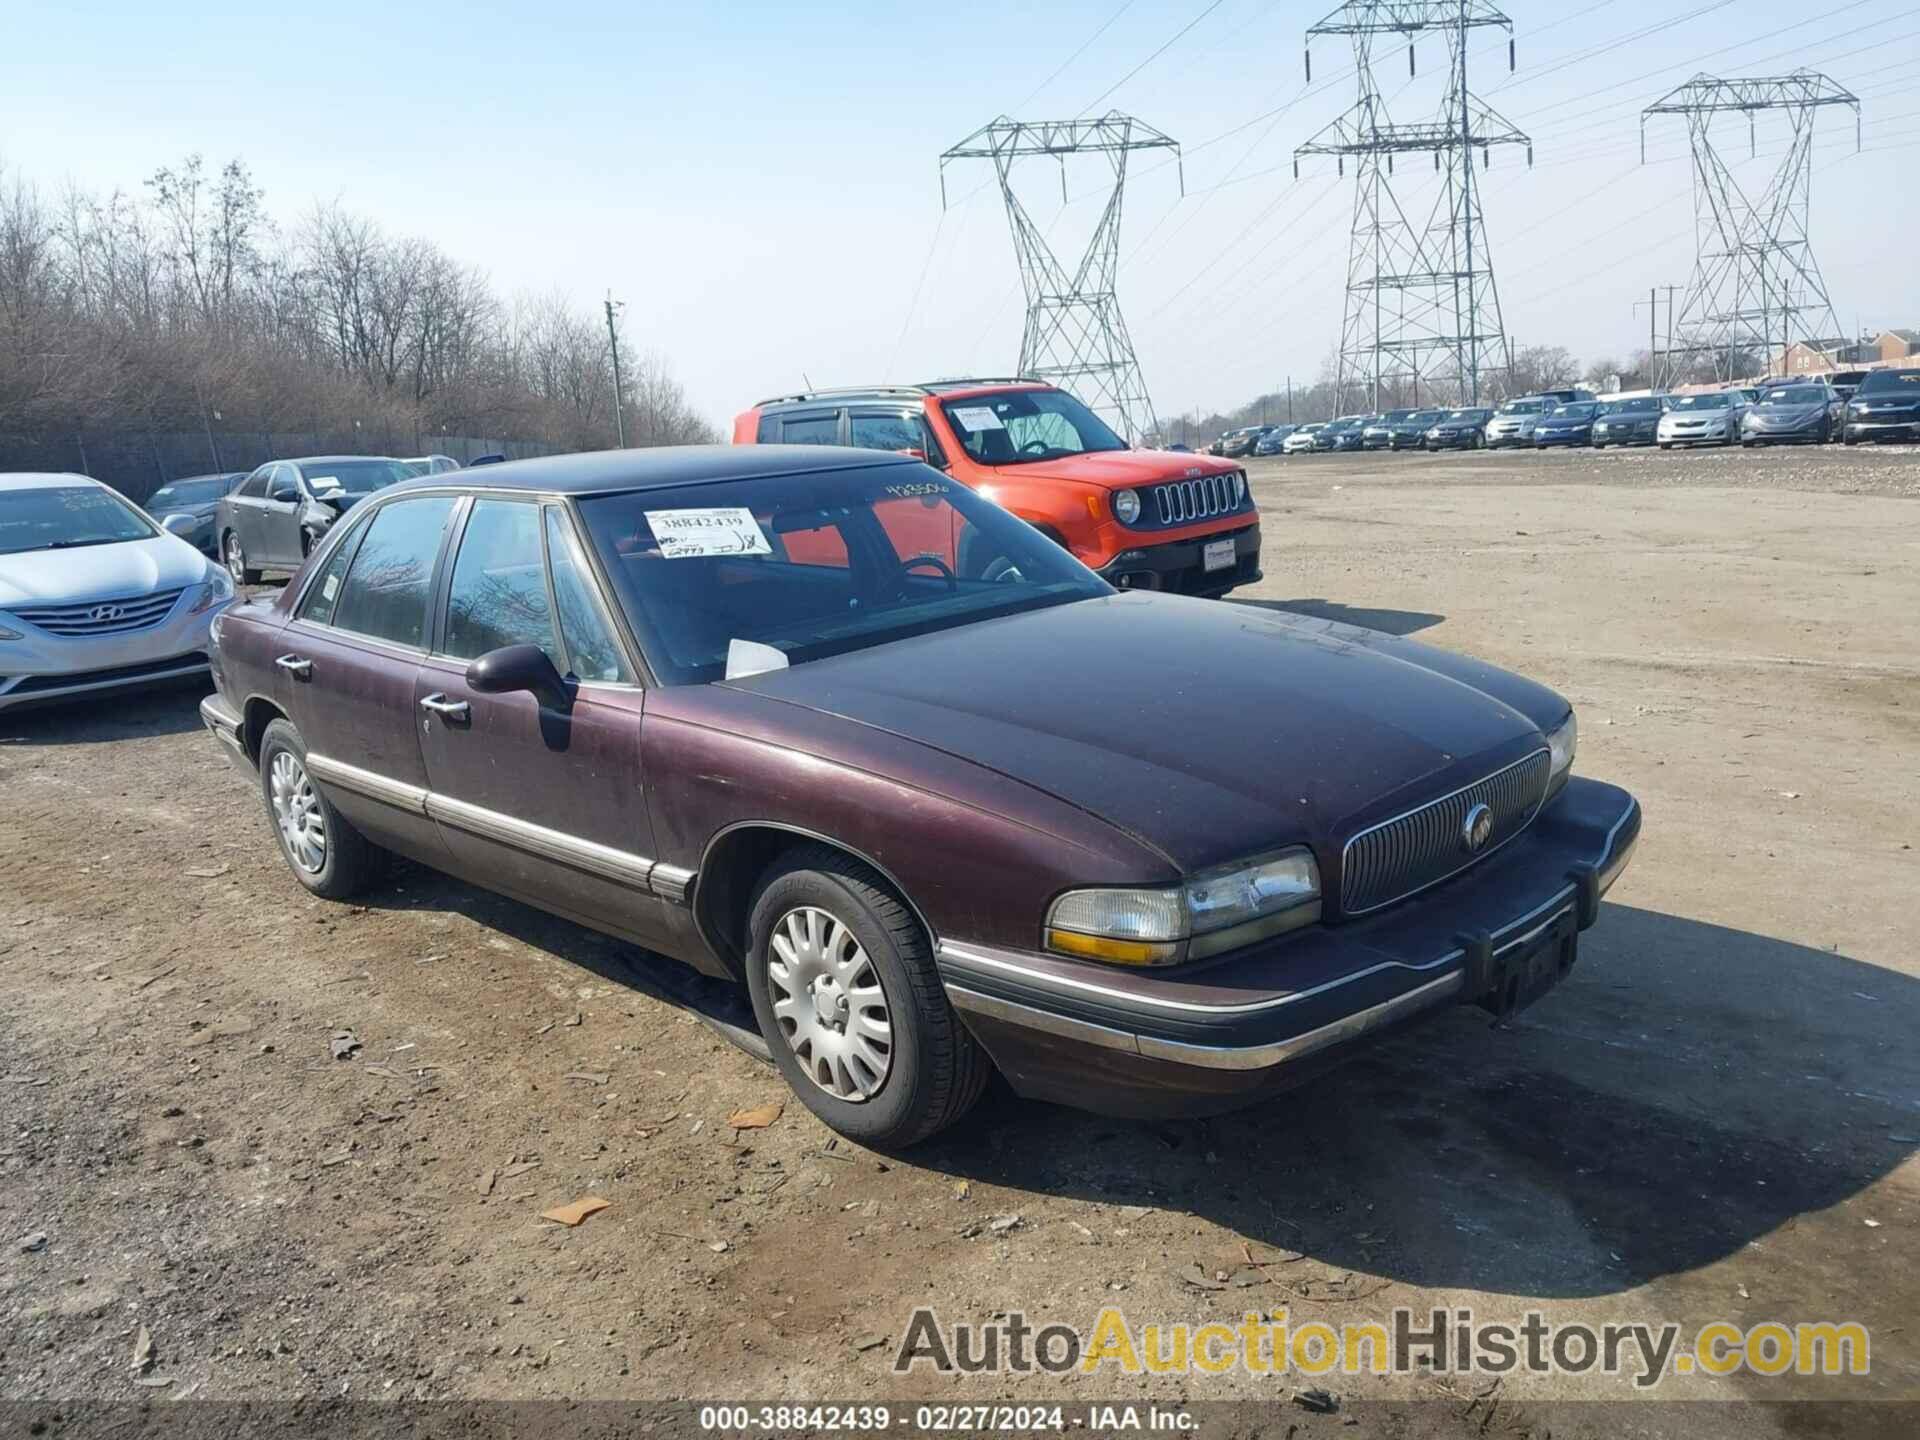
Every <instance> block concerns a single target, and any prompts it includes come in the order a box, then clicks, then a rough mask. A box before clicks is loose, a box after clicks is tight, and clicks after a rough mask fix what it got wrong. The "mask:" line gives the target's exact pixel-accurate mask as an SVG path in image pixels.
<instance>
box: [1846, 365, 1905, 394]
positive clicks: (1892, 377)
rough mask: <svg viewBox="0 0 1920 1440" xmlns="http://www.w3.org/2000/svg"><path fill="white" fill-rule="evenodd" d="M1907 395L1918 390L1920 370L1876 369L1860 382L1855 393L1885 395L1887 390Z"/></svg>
mask: <svg viewBox="0 0 1920 1440" xmlns="http://www.w3.org/2000/svg"><path fill="white" fill-rule="evenodd" d="M1895 390H1897V391H1902V392H1904V393H1906V394H1908V395H1912V394H1914V393H1916V392H1920V370H1876V371H1874V372H1873V373H1872V374H1871V375H1869V376H1867V378H1866V379H1865V380H1863V381H1861V382H1860V388H1859V390H1858V391H1857V392H1855V393H1857V394H1860V395H1885V394H1886V393H1887V392H1889V391H1895Z"/></svg>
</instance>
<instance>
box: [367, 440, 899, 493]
mask: <svg viewBox="0 0 1920 1440" xmlns="http://www.w3.org/2000/svg"><path fill="white" fill-rule="evenodd" d="M921 463H923V462H921V461H919V460H916V459H914V458H913V456H911V455H899V454H895V453H894V452H892V451H890V450H863V449H859V448H857V447H855V446H851V445H662V446H659V447H657V448H653V449H646V450H595V451H590V452H587V453H585V454H580V455H542V456H540V457H539V458H537V459H533V460H509V461H507V462H506V463H505V464H503V465H487V466H484V467H482V468H481V469H480V470H479V471H472V470H456V471H454V472H453V473H452V474H448V475H422V476H420V477H418V478H417V479H413V480H404V481H402V482H401V483H400V484H398V485H393V486H389V487H388V488H387V489H386V490H384V491H382V492H381V493H382V494H383V495H398V494H402V493H405V492H408V491H415V490H446V489H474V490H528V491H534V492H540V493H548V494H555V495H598V494H615V493H618V492H620V491H623V490H664V489H669V488H674V487H678V486H682V485H712V484H716V483H718V482H721V481H725V480H763V479H767V478H769V477H774V476H780V475H817V474H823V473H826V472H829V471H834V470H866V469H872V468H874V467H876V466H883V465H900V466H908V465H919V464H921Z"/></svg>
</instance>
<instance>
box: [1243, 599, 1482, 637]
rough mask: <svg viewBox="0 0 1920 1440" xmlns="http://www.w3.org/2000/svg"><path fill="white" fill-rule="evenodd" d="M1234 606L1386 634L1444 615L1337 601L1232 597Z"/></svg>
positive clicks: (1424, 625)
mask: <svg viewBox="0 0 1920 1440" xmlns="http://www.w3.org/2000/svg"><path fill="white" fill-rule="evenodd" d="M1230 603H1231V604H1234V605H1250V606H1252V607H1254V608H1255V609H1259V610H1280V611H1284V612H1286V613H1287V614H1290V615H1305V616H1307V617H1309V618H1310V619H1314V620H1337V621H1339V622H1340V623H1341V624H1343V625H1358V626H1360V627H1361V628H1362V629H1366V630H1383V631H1385V632H1386V633H1387V634H1389V635H1412V634H1414V633H1416V632H1418V631H1421V630H1430V629H1432V628H1433V627H1434V626H1435V625H1438V624H1439V623H1440V622H1441V621H1443V620H1445V619H1446V618H1447V617H1446V616H1444V615H1430V614H1428V613H1427V612H1426V611H1424V610H1379V609H1374V608H1371V607H1369V606H1365V605H1342V604H1341V603H1340V602H1339V601H1337V600H1232V601H1230Z"/></svg>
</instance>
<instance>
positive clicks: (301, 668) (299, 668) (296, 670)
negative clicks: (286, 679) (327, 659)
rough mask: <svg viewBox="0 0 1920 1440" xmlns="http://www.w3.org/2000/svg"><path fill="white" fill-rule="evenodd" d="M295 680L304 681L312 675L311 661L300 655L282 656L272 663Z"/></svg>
mask: <svg viewBox="0 0 1920 1440" xmlns="http://www.w3.org/2000/svg"><path fill="white" fill-rule="evenodd" d="M273 663H274V664H276V665H278V666H279V667H280V668H281V669H282V670H284V671H286V672H287V673H288V674H289V675H291V676H293V678H294V679H296V680H305V679H306V678H307V677H308V676H309V675H311V674H313V661H311V660H308V659H306V658H305V657H304V656H300V655H282V656H281V657H280V658H279V659H278V660H275V661H274V662H273Z"/></svg>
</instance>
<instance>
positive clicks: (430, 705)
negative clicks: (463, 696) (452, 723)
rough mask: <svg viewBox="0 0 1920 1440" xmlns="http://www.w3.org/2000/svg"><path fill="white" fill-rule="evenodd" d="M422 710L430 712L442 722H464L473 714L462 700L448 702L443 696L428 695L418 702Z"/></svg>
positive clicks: (471, 709) (469, 706) (471, 708)
mask: <svg viewBox="0 0 1920 1440" xmlns="http://www.w3.org/2000/svg"><path fill="white" fill-rule="evenodd" d="M420 708H421V709H422V710H426V711H430V712H431V713H433V714H435V715H438V716H439V717H440V718H441V719H443V720H462V721H464V720H465V719H466V718H467V717H468V716H469V715H471V714H472V713H473V707H472V706H471V705H469V704H467V702H466V701H464V700H449V699H447V697H446V696H445V695H444V694H437V695H429V696H427V698H426V699H424V700H422V701H421V702H420Z"/></svg>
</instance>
